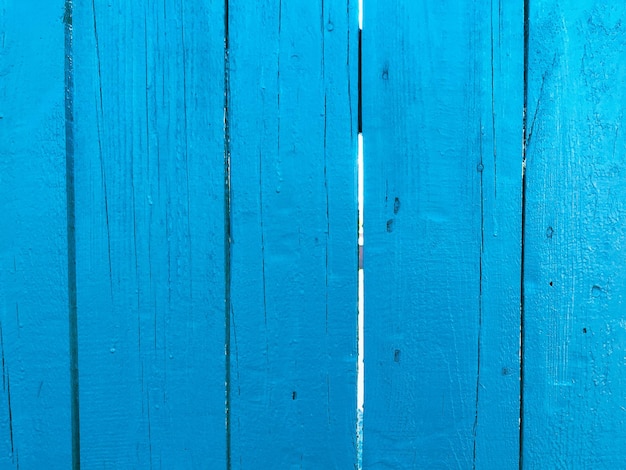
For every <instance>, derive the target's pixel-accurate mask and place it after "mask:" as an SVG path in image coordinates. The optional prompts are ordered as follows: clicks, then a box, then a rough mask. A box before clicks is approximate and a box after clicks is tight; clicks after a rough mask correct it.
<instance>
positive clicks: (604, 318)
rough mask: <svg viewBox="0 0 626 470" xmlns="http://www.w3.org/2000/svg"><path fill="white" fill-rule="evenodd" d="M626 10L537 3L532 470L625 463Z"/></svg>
mask: <svg viewBox="0 0 626 470" xmlns="http://www.w3.org/2000/svg"><path fill="white" fill-rule="evenodd" d="M625 24H626V7H625V6H624V5H623V4H622V3H607V2H601V1H595V0H583V1H579V2H576V5H575V6H573V5H568V6H565V5H563V4H561V3H560V2H557V1H551V0H542V1H537V2H532V3H531V5H530V11H529V33H530V34H529V44H528V51H529V57H528V130H527V173H526V188H527V189H526V212H525V213H526V216H525V219H526V226H525V259H524V272H525V284H524V291H525V301H524V305H525V313H524V317H525V321H524V327H525V328H524V338H525V339H524V351H525V354H524V384H523V391H524V393H523V402H524V416H523V459H524V467H525V468H624V467H625V466H626V454H624V449H625V448H626V428H625V426H624V422H625V420H626V408H625V407H624V399H625V398H626V378H625V377H626V363H625V362H624V357H625V356H626V328H625V326H626V325H625V323H624V314H623V299H624V296H625V295H626V277H625V276H624V266H626V253H624V252H623V245H624V242H625V241H626V223H625V220H626V219H625V217H624V215H625V211H626V206H625V202H624V201H626V171H625V164H624V157H625V155H626V136H625V135H624V132H623V126H624V123H625V122H624V115H623V103H624V102H625V100H626V91H625V89H624V82H625V81H626V63H624V60H623V57H624V51H626V29H625V28H626V26H625Z"/></svg>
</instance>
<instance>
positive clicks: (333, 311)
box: [229, 0, 358, 469]
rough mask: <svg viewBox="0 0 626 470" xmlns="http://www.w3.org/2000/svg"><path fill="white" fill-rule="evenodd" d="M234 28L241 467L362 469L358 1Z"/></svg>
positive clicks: (236, 440) (320, 5)
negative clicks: (358, 332) (358, 352)
mask: <svg viewBox="0 0 626 470" xmlns="http://www.w3.org/2000/svg"><path fill="white" fill-rule="evenodd" d="M229 19H230V21H229V48H230V53H229V61H230V97H231V98H230V103H229V122H230V151H231V154H230V158H231V160H230V165H231V191H232V193H231V194H232V199H231V216H232V246H231V251H232V265H231V276H232V285H231V295H232V297H231V307H232V311H231V340H230V351H231V390H230V403H229V411H230V435H231V441H232V443H231V462H232V468H241V469H249V468H281V469H291V468H320V469H321V468H324V469H334V468H337V469H345V468H354V465H355V463H356V442H355V437H356V330H357V321H356V310H357V197H356V175H357V173H356V149H357V121H356V118H357V51H358V49H357V36H358V35H357V28H358V22H357V9H356V1H355V2H349V3H348V4H346V3H345V2H329V1H326V2H324V1H311V2H285V1H282V2H281V1H280V0H267V1H263V2H257V3H255V4H252V3H250V2H248V1H244V0H231V1H230V2H229Z"/></svg>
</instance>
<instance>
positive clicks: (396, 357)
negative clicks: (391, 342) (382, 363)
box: [393, 349, 400, 362]
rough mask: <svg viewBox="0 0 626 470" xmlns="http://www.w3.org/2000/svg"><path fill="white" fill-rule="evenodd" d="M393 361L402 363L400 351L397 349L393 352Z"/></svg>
mask: <svg viewBox="0 0 626 470" xmlns="http://www.w3.org/2000/svg"><path fill="white" fill-rule="evenodd" d="M393 360H394V362H400V350H399V349H396V350H395V351H394V352H393Z"/></svg>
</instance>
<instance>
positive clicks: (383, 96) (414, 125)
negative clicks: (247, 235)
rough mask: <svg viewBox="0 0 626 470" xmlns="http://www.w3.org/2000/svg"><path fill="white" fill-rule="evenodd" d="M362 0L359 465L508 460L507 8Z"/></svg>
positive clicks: (514, 255)
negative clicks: (362, 288) (362, 316)
mask: <svg viewBox="0 0 626 470" xmlns="http://www.w3.org/2000/svg"><path fill="white" fill-rule="evenodd" d="M363 11H364V26H363V139H364V160H365V215H364V230H365V260H364V266H365V410H364V443H363V465H364V468H368V469H369V468H495V467H498V468H516V467H517V464H518V453H519V448H518V445H517V444H518V435H519V425H518V422H519V302H520V247H521V246H520V239H521V229H520V227H521V224H520V218H521V213H520V207H521V159H522V153H521V143H520V136H521V130H522V108H523V107H522V103H523V73H522V72H523V68H522V66H523V57H522V52H523V12H522V11H521V8H520V6H519V5H507V6H503V5H501V4H500V2H497V1H494V2H492V3H489V2H488V3H484V2H483V3H480V2H472V1H469V0H457V1H453V2H444V3H427V2H409V1H405V2H395V3H393V4H385V5H382V4H381V3H380V2H375V1H368V0H366V1H365V2H364V10H363ZM496 463H497V465H496Z"/></svg>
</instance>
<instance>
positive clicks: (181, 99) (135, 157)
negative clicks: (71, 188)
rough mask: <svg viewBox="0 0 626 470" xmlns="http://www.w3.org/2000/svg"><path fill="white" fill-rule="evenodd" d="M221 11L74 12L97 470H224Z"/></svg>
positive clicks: (81, 232)
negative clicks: (162, 469) (176, 469)
mask: <svg viewBox="0 0 626 470" xmlns="http://www.w3.org/2000/svg"><path fill="white" fill-rule="evenodd" d="M223 25H224V3H223V2H222V1H199V2H184V1H182V0H179V1H167V2H166V1H150V2H139V3H137V2H122V1H113V2H111V1H100V0H94V1H92V2H77V3H76V4H75V7H74V22H73V26H74V63H75V95H74V103H75V140H76V146H75V155H76V168H75V179H76V220H77V226H76V243H77V249H76V251H77V295H78V300H77V308H78V330H79V362H80V408H81V422H80V426H81V429H80V432H81V446H82V455H81V460H82V464H83V466H84V467H85V468H152V467H155V468H201V467H203V466H209V467H211V468H220V467H223V466H224V465H225V459H226V438H225V430H224V415H225V411H224V370H225V369H224V367H225V360H224V318H225V316H224V248H223V247H224V242H223V239H224V183H223V182H224V166H223V161H224V153H223V149H224V144H223V101H224V97H223V96H224V95H223V93H224V92H223V90H224V88H223V77H224V26H223Z"/></svg>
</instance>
